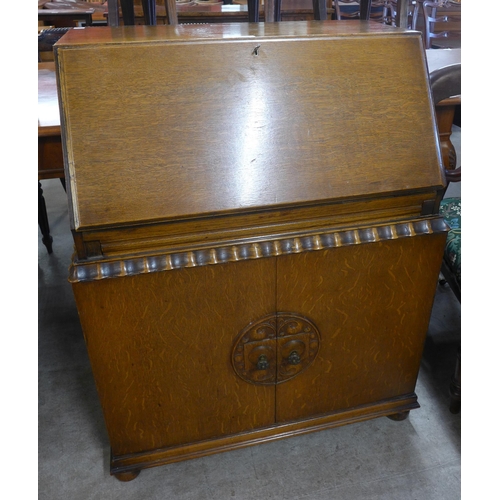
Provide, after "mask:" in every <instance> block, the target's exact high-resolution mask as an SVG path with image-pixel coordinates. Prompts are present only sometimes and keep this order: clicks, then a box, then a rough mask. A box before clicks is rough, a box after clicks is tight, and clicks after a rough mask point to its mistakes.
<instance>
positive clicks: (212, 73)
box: [56, 22, 443, 230]
mask: <svg viewBox="0 0 500 500" xmlns="http://www.w3.org/2000/svg"><path fill="white" fill-rule="evenodd" d="M273 24H276V23H273ZM278 24H279V27H273V28H272V29H270V28H267V27H265V26H259V27H256V28H253V29H252V28H251V27H249V26H246V25H245V26H240V25H239V26H238V27H233V28H232V29H233V31H231V28H227V27H225V26H218V27H217V28H216V29H214V30H208V29H207V28H206V27H197V26H194V27H189V26H186V27H183V29H182V30H181V31H180V32H178V31H175V28H172V27H156V28H154V27H150V28H149V29H148V30H143V31H136V30H134V31H130V30H126V29H102V28H99V31H98V32H97V33H96V34H95V35H94V32H93V30H92V29H91V28H90V29H89V30H81V32H79V33H77V34H72V35H71V36H70V37H68V39H66V36H65V37H63V38H62V39H61V40H60V41H59V42H58V44H57V45H56V47H57V54H58V55H57V61H58V65H59V72H60V83H61V98H62V99H61V102H62V109H63V116H64V121H65V130H66V139H67V141H66V142H65V144H66V148H67V151H66V155H67V171H68V176H67V177H68V178H69V179H70V184H71V195H72V201H73V226H74V228H75V229H80V230H81V229H88V228H91V227H98V226H103V225H119V224H125V223H126V222H128V221H131V220H134V221H136V222H146V221H158V220H172V219H179V218H186V217H193V216H194V215H198V216H199V215H200V214H205V215H211V214H220V213H228V212H234V211H248V210H250V209H259V208H262V207H268V208H269V207H272V206H292V205H296V204H305V203H312V202H316V201H319V200H332V199H336V198H339V197H344V198H346V197H353V196H363V195H368V194H370V195H372V196H375V195H377V194H378V195H381V194H385V193H389V192H394V191H408V190H416V189H422V188H424V187H428V186H434V187H436V186H442V185H443V179H442V174H441V171H440V170H439V169H437V168H436V164H439V161H440V160H439V158H440V157H439V150H438V140H437V136H436V133H435V124H434V114H433V109H432V104H431V100H430V98H429V93H428V83H427V78H426V72H425V55H424V51H423V47H422V44H421V40H420V36H419V35H418V34H416V33H404V32H400V31H398V30H387V29H385V28H380V27H379V26H378V25H370V26H369V27H365V28H364V29H365V30H366V31H363V29H361V30H360V29H359V27H358V29H357V31H355V32H353V31H352V28H350V27H349V29H346V28H345V27H344V26H341V27H338V25H339V24H342V23H335V22H331V23H330V24H329V23H325V24H321V23H316V24H315V23H314V22H310V23H309V22H304V23H302V22H297V23H293V22H292V23H278ZM347 24H349V23H347ZM368 24H369V23H367V25H368ZM356 25H357V26H358V24H357V23H356ZM363 26H364V25H363ZM207 33H209V34H210V36H209V35H207ZM92 37H94V38H92ZM120 43H121V44H124V45H126V46H127V50H121V49H120V47H121V46H122V45H119V44H120ZM257 47H258V49H257ZM255 51H257V52H255ZM388 51H389V52H390V54H391V57H386V54H387V53H388ZM408 60H411V61H412V64H406V63H407V61H408ZM65 68H71V71H66V70H65ZM96 75H99V76H98V78H96ZM95 96H99V102H100V105H99V106H90V105H89V103H90V102H92V101H94V99H95ZM408 96H411V99H409V98H408ZM395 144H397V147H395V146H394V145H395Z"/></svg>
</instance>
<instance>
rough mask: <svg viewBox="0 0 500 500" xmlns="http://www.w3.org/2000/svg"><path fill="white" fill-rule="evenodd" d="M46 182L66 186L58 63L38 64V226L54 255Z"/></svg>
mask: <svg viewBox="0 0 500 500" xmlns="http://www.w3.org/2000/svg"><path fill="white" fill-rule="evenodd" d="M42 179H61V182H62V184H63V186H64V161H63V154H62V144H61V126H60V117H59V104H58V98H57V84H56V73H55V64H54V63H53V62H48V63H39V64H38V225H39V226H40V231H41V232H42V241H43V244H44V245H45V246H46V247H47V251H48V252H49V253H52V236H51V235H50V227H49V221H48V218H47V210H46V207H45V199H44V197H43V191H42V185H41V183H40V181H41V180H42Z"/></svg>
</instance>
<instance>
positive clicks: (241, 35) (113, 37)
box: [55, 21, 421, 49]
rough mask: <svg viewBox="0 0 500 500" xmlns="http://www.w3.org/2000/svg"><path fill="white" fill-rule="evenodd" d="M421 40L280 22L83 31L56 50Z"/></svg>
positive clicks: (372, 29)
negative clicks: (291, 40)
mask: <svg viewBox="0 0 500 500" xmlns="http://www.w3.org/2000/svg"><path fill="white" fill-rule="evenodd" d="M378 35H383V36H387V35H391V36H421V35H420V33H419V32H418V31H414V30H409V29H404V28H395V27H392V26H388V25H383V24H380V23H377V22H374V21H359V22H355V21H282V22H279V23H210V24H178V25H175V26H171V25H159V26H143V25H138V26H117V27H86V28H74V29H71V30H69V31H68V32H67V33H66V34H65V35H64V36H63V37H61V38H60V39H59V41H58V42H57V43H56V44H55V47H56V49H60V48H65V49H67V48H78V46H88V45H98V44H111V45H114V44H124V43H130V44H135V43H165V42H189V43H193V42H195V41H205V42H206V41H210V40H212V41H224V40H231V41H234V40H238V39H241V40H247V39H256V38H257V39H273V38H284V37H286V38H298V39H300V38H304V37H307V38H311V37H313V38H314V37H326V38H336V37H341V38H344V37H352V36H356V37H359V36H362V37H364V36H378Z"/></svg>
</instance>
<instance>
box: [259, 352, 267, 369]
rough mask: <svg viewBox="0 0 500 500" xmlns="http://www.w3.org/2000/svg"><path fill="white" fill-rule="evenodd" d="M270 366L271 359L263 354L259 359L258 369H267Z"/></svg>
mask: <svg viewBox="0 0 500 500" xmlns="http://www.w3.org/2000/svg"><path fill="white" fill-rule="evenodd" d="M268 368H269V361H268V359H267V357H266V356H265V355H264V354H262V355H260V356H259V359H258V360H257V370H267V369H268Z"/></svg>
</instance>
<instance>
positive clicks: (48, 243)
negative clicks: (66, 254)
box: [38, 181, 52, 254]
mask: <svg viewBox="0 0 500 500" xmlns="http://www.w3.org/2000/svg"><path fill="white" fill-rule="evenodd" d="M38 225H39V226H40V231H41V232H42V243H43V244H44V245H45V247H46V248H47V252H49V254H51V253H52V236H51V235H50V227H49V218H48V217H47V207H46V205H45V198H44V197H43V189H42V183H41V182H40V181H38Z"/></svg>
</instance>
